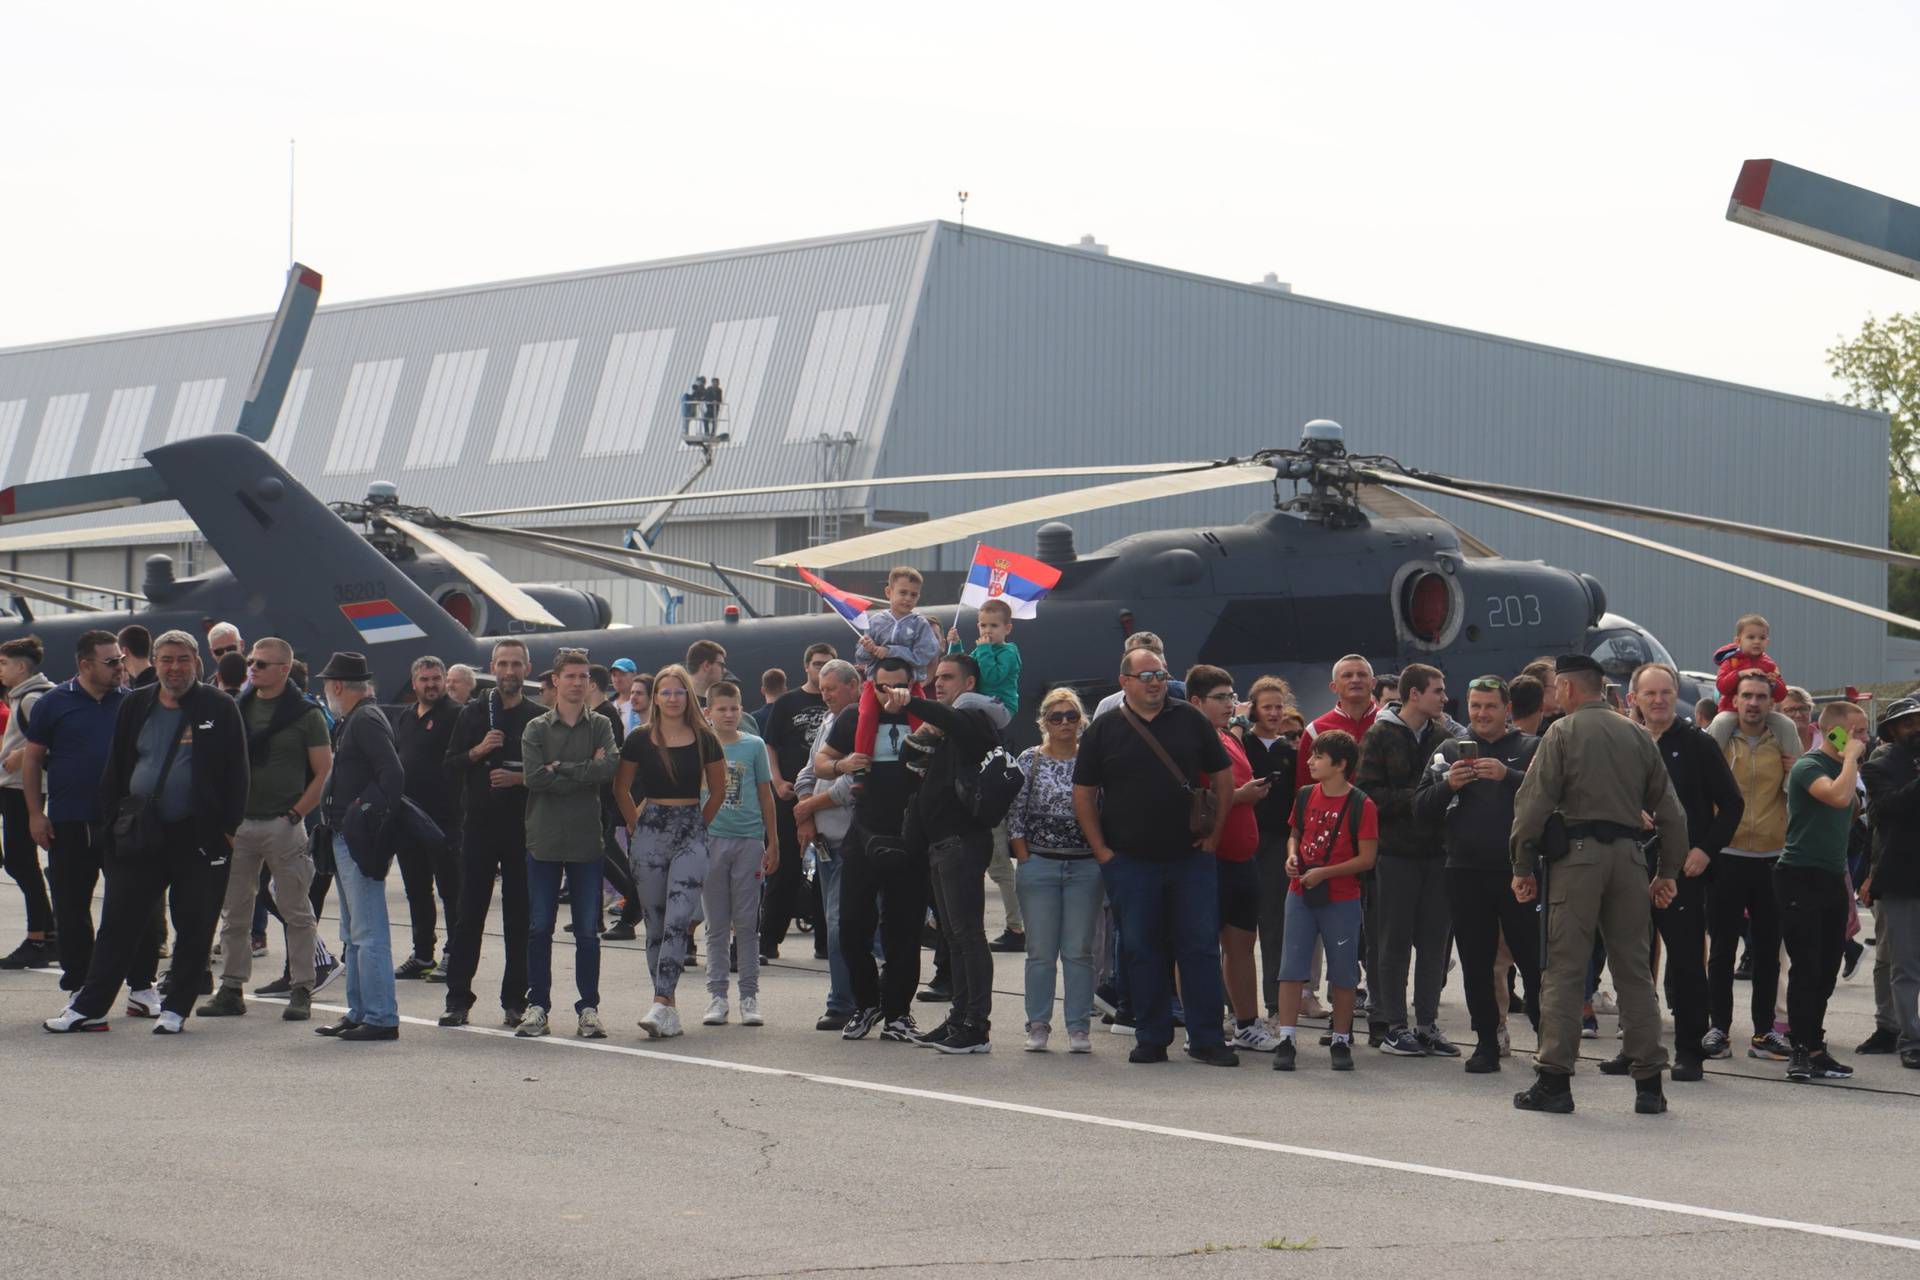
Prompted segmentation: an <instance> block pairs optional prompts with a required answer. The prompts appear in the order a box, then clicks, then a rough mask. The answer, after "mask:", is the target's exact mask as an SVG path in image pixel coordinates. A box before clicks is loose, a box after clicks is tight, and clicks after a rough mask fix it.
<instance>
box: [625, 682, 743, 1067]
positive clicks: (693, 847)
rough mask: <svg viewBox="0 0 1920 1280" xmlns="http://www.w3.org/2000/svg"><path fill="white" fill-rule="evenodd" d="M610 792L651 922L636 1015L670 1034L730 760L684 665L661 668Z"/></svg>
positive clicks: (676, 1025) (648, 1027)
mask: <svg viewBox="0 0 1920 1280" xmlns="http://www.w3.org/2000/svg"><path fill="white" fill-rule="evenodd" d="M636 782H637V783H638V784H639V785H638V787H637V788H636V786H635V783H636ZM703 786H704V787H705V790H706V801H705V803H704V804H703V803H702V802H701V789H702V787H703ZM636 797H637V799H638V803H637V804H636ZM613 798H614V802H615V803H616V804H618V805H619V806H620V814H621V816H622V817H623V818H625V819H626V824H627V830H628V832H629V833H630V835H629V837H628V841H627V850H628V856H629V857H630V858H631V859H632V861H633V879H634V883H635V885H636V886H637V887H638V889H639V891H640V910H641V913H642V914H643V915H644V916H645V917H646V922H647V972H648V973H649V974H651V975H652V976H653V1006H652V1008H650V1009H648V1010H647V1012H646V1015H645V1016H644V1017H642V1018H641V1019H640V1029H641V1030H643V1031H645V1032H646V1033H647V1034H648V1035H649V1036H651V1037H654V1038H656V1039H666V1038H670V1037H672V1036H677V1035H679V1034H680V1011H679V1009H678V1008H676V1007H675V1001H674V989H675V988H676V987H678V986H679V985H680V974H681V972H682V971H683V970H684V969H685V968H686V965H687V949H688V943H689V941H690V940H691V938H692V936H693V926H694V924H695V922H696V921H697V920H698V919H699V916H700V895H701V892H702V891H703V890H704V889H705V887H706V881H707V824H708V823H709V822H711V821H713V815H714V814H715V813H717V812H719V810H720V806H721V804H722V803H723V802H724V801H725V800H726V798H727V762H726V756H725V754H724V753H723V752H722V751H721V749H720V739H719V738H717V737H715V736H714V732H713V730H712V729H711V728H710V727H708V725H707V717H706V714H705V713H704V712H702V711H701V710H700V704H699V702H698V701H697V700H696V699H695V698H694V696H693V677H692V676H691V675H689V674H687V669H686V668H685V667H682V666H670V667H663V668H661V670H660V673H659V674H658V675H656V676H654V678H653V707H652V714H651V717H650V721H649V723H648V725H647V728H646V731H645V732H642V733H633V734H629V735H628V736H627V741H626V744H625V745H624V746H622V747H621V748H620V769H619V772H618V773H616V774H615V775H614V779H613Z"/></svg>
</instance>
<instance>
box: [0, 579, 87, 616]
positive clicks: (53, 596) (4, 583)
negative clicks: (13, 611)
mask: <svg viewBox="0 0 1920 1280" xmlns="http://www.w3.org/2000/svg"><path fill="white" fill-rule="evenodd" d="M10 575H11V571H10V570H6V569H0V590H4V591H10V592H12V593H13V594H15V595H20V596H25V597H26V598H27V599H29V600H41V601H44V602H46V603H47V604H62V605H65V606H66V607H67V608H69V609H72V610H74V611H76V612H78V613H106V612H107V610H105V609H102V608H101V607H100V606H99V605H97V604H86V603H84V602H82V601H79V600H76V599H74V598H73V597H72V596H63V595H61V594H60V593H59V592H58V591H48V590H47V589H46V588H45V587H33V586H28V585H27V584H26V583H24V582H16V581H14V579H13V578H12V577H11V576H10Z"/></svg>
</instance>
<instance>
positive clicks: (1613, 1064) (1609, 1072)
mask: <svg viewBox="0 0 1920 1280" xmlns="http://www.w3.org/2000/svg"><path fill="white" fill-rule="evenodd" d="M1632 1070H1633V1059H1632V1058H1630V1057H1628V1056H1627V1055H1626V1054H1625V1053H1616V1054H1614V1055H1613V1056H1612V1057H1611V1058H1608V1059H1607V1060H1606V1061H1605V1062H1603V1063H1601V1064H1600V1074H1601V1075H1603V1076H1624V1075H1626V1074H1627V1073H1628V1072H1629V1071H1632Z"/></svg>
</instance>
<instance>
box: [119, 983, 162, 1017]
mask: <svg viewBox="0 0 1920 1280" xmlns="http://www.w3.org/2000/svg"><path fill="white" fill-rule="evenodd" d="M127 1016H128V1017H129V1018H157V1017H159V1016H160V992H159V990H158V989H157V988H154V987H148V988H147V989H146V990H145V991H129V992H127Z"/></svg>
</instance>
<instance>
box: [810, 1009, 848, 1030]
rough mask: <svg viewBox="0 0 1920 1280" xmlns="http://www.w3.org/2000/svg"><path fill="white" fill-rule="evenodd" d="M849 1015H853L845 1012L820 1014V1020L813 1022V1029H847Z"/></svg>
mask: <svg viewBox="0 0 1920 1280" xmlns="http://www.w3.org/2000/svg"><path fill="white" fill-rule="evenodd" d="M849 1016H851V1015H849V1014H844V1013H823V1014H821V1015H820V1020H819V1021H818V1022H816V1023H814V1024H813V1029H814V1030H815V1031H843V1030H845V1029H846V1025H847V1019H848V1017H849Z"/></svg>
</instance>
